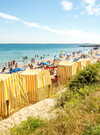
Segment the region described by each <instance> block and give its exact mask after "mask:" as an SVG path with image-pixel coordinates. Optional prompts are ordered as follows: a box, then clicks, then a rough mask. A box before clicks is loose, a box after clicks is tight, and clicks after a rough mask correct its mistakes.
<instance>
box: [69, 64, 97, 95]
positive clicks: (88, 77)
mask: <svg viewBox="0 0 100 135" xmlns="http://www.w3.org/2000/svg"><path fill="white" fill-rule="evenodd" d="M97 80H98V70H97V68H96V65H89V66H87V67H86V68H85V69H84V70H82V71H80V72H79V73H78V74H77V75H76V76H75V77H74V78H73V80H72V81H71V82H70V83H69V89H70V90H72V91H73V92H78V93H80V94H81V92H80V91H79V90H80V88H84V86H86V85H91V84H93V83H96V82H97Z"/></svg>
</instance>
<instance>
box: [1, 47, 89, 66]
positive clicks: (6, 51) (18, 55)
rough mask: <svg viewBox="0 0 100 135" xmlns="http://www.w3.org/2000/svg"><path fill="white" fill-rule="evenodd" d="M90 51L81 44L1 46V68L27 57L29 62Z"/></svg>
mask: <svg viewBox="0 0 100 135" xmlns="http://www.w3.org/2000/svg"><path fill="white" fill-rule="evenodd" d="M89 49H90V48H89V47H80V45H79V44H0V67H2V66H4V65H5V64H6V63H7V62H9V61H11V60H16V61H18V62H22V61H23V57H25V56H27V58H28V61H30V60H31V59H32V58H34V57H35V56H36V55H38V59H39V58H40V57H41V56H45V57H46V58H47V59H49V58H50V59H52V58H54V57H55V56H56V57H57V56H59V54H60V53H62V52H66V53H68V54H69V53H71V52H76V51H82V52H84V53H87V52H88V51H89Z"/></svg>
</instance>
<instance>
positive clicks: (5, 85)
mask: <svg viewBox="0 0 100 135" xmlns="http://www.w3.org/2000/svg"><path fill="white" fill-rule="evenodd" d="M26 104H28V98H27V93H26V88H25V85H24V84H22V79H21V78H20V77H19V75H18V74H0V116H1V117H6V116H8V115H9V114H11V113H13V112H15V111H16V110H18V109H20V108H21V107H23V106H25V105H26Z"/></svg>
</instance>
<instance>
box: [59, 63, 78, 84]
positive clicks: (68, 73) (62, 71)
mask: <svg viewBox="0 0 100 135" xmlns="http://www.w3.org/2000/svg"><path fill="white" fill-rule="evenodd" d="M76 72H77V63H75V62H73V63H72V62H69V61H61V62H60V63H59V65H58V71H57V76H58V81H59V82H60V83H67V81H69V80H70V79H71V78H72V76H73V75H75V74H76Z"/></svg>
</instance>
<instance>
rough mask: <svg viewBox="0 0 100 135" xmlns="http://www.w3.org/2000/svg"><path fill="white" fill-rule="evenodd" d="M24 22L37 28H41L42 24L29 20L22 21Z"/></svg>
mask: <svg viewBox="0 0 100 135" xmlns="http://www.w3.org/2000/svg"><path fill="white" fill-rule="evenodd" d="M21 22H22V23H23V24H25V25H27V26H29V27H35V28H40V25H39V24H37V23H34V22H27V21H21Z"/></svg>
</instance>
